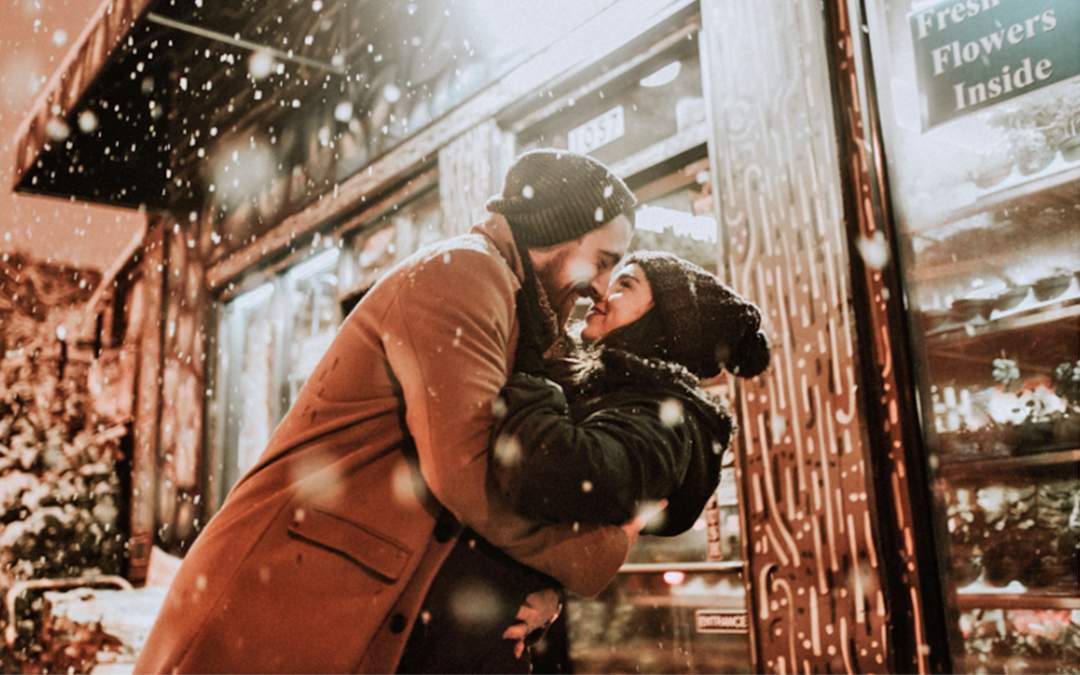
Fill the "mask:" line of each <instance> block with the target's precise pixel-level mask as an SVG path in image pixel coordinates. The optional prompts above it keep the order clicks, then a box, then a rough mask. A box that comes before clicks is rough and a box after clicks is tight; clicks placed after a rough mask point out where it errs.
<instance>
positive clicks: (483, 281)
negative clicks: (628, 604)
mask: <svg viewBox="0 0 1080 675" xmlns="http://www.w3.org/2000/svg"><path fill="white" fill-rule="evenodd" d="M396 281H397V283H398V286H399V287H398V288H397V290H396V297H395V298H394V300H393V301H392V302H391V304H390V306H389V307H388V309H387V316H386V317H385V318H384V320H383V326H384V329H385V332H384V334H383V336H382V339H383V345H384V348H385V350H386V354H387V358H388V361H389V365H390V368H391V370H392V371H393V373H394V376H395V378H396V379H397V380H398V382H399V384H400V386H401V390H402V396H403V398H404V400H405V417H406V424H407V425H408V428H409V431H410V432H411V433H412V435H413V438H414V439H415V442H416V448H417V455H418V459H419V466H420V472H421V474H422V475H423V477H424V480H425V482H426V483H427V486H428V488H429V489H430V490H431V492H432V493H433V494H434V496H435V498H436V499H438V500H439V502H440V503H441V504H442V505H443V506H445V507H446V508H447V509H448V510H449V511H450V512H451V513H453V514H454V516H455V517H457V519H458V520H460V521H461V522H462V523H464V524H465V525H468V526H469V527H471V528H473V529H474V530H476V532H477V533H479V534H480V535H481V536H482V537H484V538H485V539H487V540H488V541H489V542H491V543H492V544H494V545H495V546H497V547H499V548H501V549H502V550H504V551H505V552H506V553H507V554H508V555H510V556H511V557H513V558H515V559H516V560H518V561H520V562H522V563H524V564H525V565H528V566H530V567H532V568H534V569H536V570H538V571H540V572H543V573H545V574H548V575H550V576H552V577H554V578H555V579H557V580H558V581H560V582H561V583H562V584H563V585H564V586H566V588H568V589H569V590H571V591H573V592H575V593H579V594H583V595H595V594H596V593H598V592H600V590H602V589H603V588H604V586H606V585H607V583H608V582H609V581H610V580H611V578H612V577H614V575H615V573H616V572H617V571H618V569H619V567H620V566H621V565H622V563H623V561H624V560H625V558H626V554H627V552H628V544H629V542H628V539H627V537H626V534H625V533H624V532H623V531H622V529H621V528H618V527H610V526H609V527H592V528H579V529H577V530H575V528H573V527H571V526H569V525H560V526H543V525H541V524H539V523H538V522H537V521H535V520H531V519H526V518H524V517H522V516H520V515H518V514H517V512H515V511H514V510H513V509H512V508H511V506H510V505H509V504H508V503H507V502H506V500H505V499H503V498H502V497H501V495H500V494H499V492H498V490H497V489H496V488H495V486H494V483H493V482H492V481H491V480H490V479H489V478H490V477H489V476H488V464H489V463H488V452H489V447H490V438H491V432H492V426H493V424H494V414H493V404H494V402H495V398H496V397H497V396H498V393H499V390H500V388H501V387H502V386H503V384H504V383H505V382H506V378H507V375H508V372H509V366H510V363H509V361H510V356H509V355H510V354H512V353H513V352H512V349H513V344H512V340H511V338H512V337H513V338H515V339H516V322H515V318H514V294H515V291H516V285H517V284H516V279H515V278H514V277H513V275H512V274H511V273H510V271H509V270H508V269H507V268H506V265H505V263H504V262H503V261H501V260H498V259H495V258H493V257H492V255H490V254H489V253H487V252H485V251H479V250H453V251H452V252H450V253H446V254H443V255H436V256H434V257H431V258H428V259H425V260H421V261H420V262H418V263H417V264H415V265H414V266H413V267H412V268H411V269H408V270H407V271H405V272H403V273H402V274H401V276H400V278H399V279H397V280H396Z"/></svg>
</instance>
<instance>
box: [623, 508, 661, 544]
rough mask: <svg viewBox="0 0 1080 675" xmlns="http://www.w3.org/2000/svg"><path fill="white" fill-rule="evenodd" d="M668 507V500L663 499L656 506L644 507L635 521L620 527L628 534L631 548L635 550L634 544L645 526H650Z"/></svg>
mask: <svg viewBox="0 0 1080 675" xmlns="http://www.w3.org/2000/svg"><path fill="white" fill-rule="evenodd" d="M667 505H668V500H666V499H661V500H660V501H658V502H656V503H654V504H649V505H646V506H643V507H642V508H641V509H640V510H639V511H638V514H637V515H636V516H634V518H633V519H631V520H628V521H626V522H625V523H623V524H622V525H620V527H622V531H623V532H625V533H626V538H627V539H629V540H630V548H633V546H634V544H636V543H637V540H638V536H639V535H640V534H641V531H642V530H643V529H645V526H646V525H648V524H649V521H650V520H652V519H653V518H655V517H656V516H658V515H660V512H662V511H663V510H664V509H666V508H667Z"/></svg>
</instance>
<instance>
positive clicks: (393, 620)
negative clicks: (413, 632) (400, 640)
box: [390, 612, 408, 633]
mask: <svg viewBox="0 0 1080 675" xmlns="http://www.w3.org/2000/svg"><path fill="white" fill-rule="evenodd" d="M407 623H408V621H406V619H405V615H404V614H401V613H400V612H397V613H395V614H394V615H393V616H391V617H390V632H392V633H400V632H402V631H403V630H405V625H406V624H407Z"/></svg>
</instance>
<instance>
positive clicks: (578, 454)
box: [492, 349, 733, 536]
mask: <svg viewBox="0 0 1080 675" xmlns="http://www.w3.org/2000/svg"><path fill="white" fill-rule="evenodd" d="M568 396H569V400H568ZM502 399H503V401H504V402H505V404H506V414H505V416H504V417H503V418H502V420H501V421H500V423H499V424H498V425H497V427H496V448H495V452H494V453H492V475H493V476H494V477H495V479H496V481H497V483H498V485H499V488H500V489H501V491H502V492H503V493H504V494H505V495H506V496H507V498H508V500H509V501H510V503H511V504H512V505H513V506H514V508H516V509H517V510H518V511H519V512H520V513H527V514H529V515H530V517H533V518H537V519H539V520H543V521H548V522H558V523H566V522H580V523H623V522H626V521H628V520H630V519H631V518H632V517H634V515H635V513H636V511H637V509H638V506H639V505H640V504H641V503H642V502H644V501H649V500H660V499H667V500H668V501H669V504H668V507H667V509H666V511H665V513H664V516H663V517H661V518H658V519H656V520H655V521H653V523H650V527H649V528H647V529H646V530H645V533H646V534H659V535H666V536H670V535H676V534H679V533H681V532H684V531H685V530H687V529H689V528H690V527H691V526H692V525H693V524H694V521H695V520H696V519H697V518H698V516H699V515H700V514H701V512H702V510H703V509H704V508H705V504H706V502H708V500H709V498H710V497H711V496H712V494H713V493H714V492H715V490H716V487H717V484H718V483H719V480H720V464H721V458H722V456H723V452H724V450H725V449H726V448H727V446H728V443H729V442H730V439H731V435H732V431H733V422H732V418H731V415H730V414H729V413H728V412H727V410H726V409H725V408H724V406H723V404H722V403H721V402H720V401H719V400H718V399H716V398H714V397H713V396H710V395H709V394H708V393H706V392H705V391H704V390H703V389H702V388H701V387H700V384H699V381H698V379H697V377H696V376H694V375H693V374H692V373H690V372H689V371H688V370H686V369H685V368H683V367H682V366H679V365H675V364H672V363H669V362H666V361H661V360H659V359H643V358H641V357H638V356H636V355H634V354H631V353H629V352H625V351H621V350H616V349H601V350H598V351H596V352H595V353H593V354H592V356H591V358H589V359H588V360H587V361H586V362H585V367H584V369H583V370H581V371H579V372H578V373H577V374H576V376H575V378H574V380H573V384H572V385H568V387H567V389H566V391H565V392H564V390H563V388H562V387H560V386H559V385H557V384H555V383H554V382H552V381H551V380H548V379H545V378H542V377H537V376H533V375H528V374H525V373H514V374H513V375H512V376H511V378H510V381H509V382H508V383H507V385H506V387H505V388H504V389H503V391H502Z"/></svg>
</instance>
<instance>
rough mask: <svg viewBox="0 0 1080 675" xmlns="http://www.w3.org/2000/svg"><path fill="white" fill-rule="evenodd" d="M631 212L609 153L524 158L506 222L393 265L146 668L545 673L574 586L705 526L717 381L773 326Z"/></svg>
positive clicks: (717, 448) (149, 652) (183, 577)
mask: <svg viewBox="0 0 1080 675" xmlns="http://www.w3.org/2000/svg"><path fill="white" fill-rule="evenodd" d="M634 205H635V199H634V196H633V194H632V193H631V192H630V190H629V189H628V188H627V187H626V185H625V184H624V183H623V182H622V181H621V180H620V179H619V178H618V177H617V176H615V175H613V174H612V173H611V172H610V170H608V169H607V167H605V166H604V165H602V164H601V163H599V162H597V161H596V160H594V159H592V158H590V157H587V156H584V155H579V154H575V153H570V152H566V151H558V150H537V151H533V152H529V153H526V154H524V155H522V156H521V157H519V158H518V160H517V161H516V162H515V163H514V165H513V166H512V167H511V169H510V171H509V172H508V174H507V176H506V180H505V185H504V188H503V191H502V195H501V196H499V197H497V198H494V199H492V200H491V201H490V202H489V203H488V210H489V211H490V212H491V214H492V215H491V218H490V219H489V220H488V221H486V222H485V223H483V224H481V225H478V226H476V227H475V228H473V230H472V231H471V232H470V233H469V234H466V235H462V236H458V237H454V238H451V239H447V240H444V241H442V242H440V243H437V244H435V245H433V246H431V247H428V248H425V249H422V250H421V251H419V252H417V253H416V254H414V255H413V256H411V257H410V258H408V259H407V260H405V261H403V262H402V263H401V264H399V265H398V266H397V267H396V268H394V269H392V270H391V271H390V272H388V273H387V274H386V276H385V277H384V278H383V279H381V280H380V281H379V282H378V283H377V284H376V285H375V286H374V287H373V288H372V289H371V290H370V291H369V292H368V293H367V295H365V297H364V299H363V300H362V301H361V302H360V303H359V304H358V305H357V306H356V308H355V309H354V310H353V312H352V313H351V314H350V315H349V316H348V317H347V318H346V319H345V321H344V323H343V325H342V327H341V329H340V331H339V333H338V335H337V337H336V338H335V340H334V342H333V344H332V345H331V346H330V348H329V350H328V351H327V353H326V355H325V356H324V357H323V359H322V360H321V361H320V363H319V365H318V366H317V367H316V369H315V370H314V372H313V373H312V375H311V376H310V378H309V379H308V381H307V383H306V384H305V385H304V387H303V389H302V390H301V392H300V394H299V396H298V398H297V400H296V402H295V403H294V404H293V406H292V408H291V409H290V410H289V412H288V414H287V415H286V416H285V418H284V419H283V420H282V421H281V423H280V424H279V426H278V427H277V429H276V430H275V431H274V433H273V435H272V437H271V438H270V441H269V444H268V446H267V448H266V450H265V451H264V452H263V454H262V456H261V457H260V459H259V461H258V463H257V464H256V466H255V467H253V468H252V469H251V470H250V471H249V472H248V473H247V474H246V475H245V476H244V477H243V478H242V479H241V480H240V481H239V482H238V483H237V484H236V486H235V487H234V488H233V489H232V491H231V493H230V494H229V497H228V498H227V499H226V501H225V504H224V506H223V507H222V509H221V510H220V511H219V512H218V513H217V514H216V515H215V516H214V518H213V519H212V520H211V521H210V522H209V523H208V525H207V527H206V529H205V530H204V531H203V532H202V533H201V534H200V535H199V538H198V539H197V540H196V542H195V544H194V546H193V547H192V549H191V550H190V552H189V553H188V554H187V557H186V558H185V560H184V562H183V565H182V566H181V568H180V571H179V573H178V574H177V577H176V579H175V580H174V582H173V585H172V587H171V588H170V590H169V593H168V596H167V598H166V601H165V604H164V606H163V608H162V610H161V613H160V614H159V616H158V619H157V621H156V623H155V624H154V628H153V630H152V631H151V634H150V637H149V639H148V641H147V644H146V647H145V648H144V650H143V652H142V654H141V656H140V658H139V661H138V663H137V665H136V671H137V672H346V671H348V672H528V671H529V653H528V646H527V645H528V644H530V643H531V642H532V640H533V639H535V637H536V636H537V635H539V634H541V633H542V631H543V629H544V628H545V627H546V626H547V625H549V624H550V622H551V621H552V620H554V618H555V617H556V616H557V615H558V612H559V611H560V608H561V601H562V597H563V593H564V590H565V591H569V592H572V593H576V594H580V595H595V594H596V593H598V592H599V591H601V590H602V589H603V588H604V586H606V585H607V584H608V582H609V581H611V579H612V578H613V577H614V576H615V573H616V572H617V570H618V569H619V567H620V566H621V565H622V564H623V562H624V560H625V559H626V556H627V553H628V551H629V549H630V547H631V546H632V545H633V544H634V542H635V541H636V539H637V537H638V536H639V534H642V533H644V534H646V535H662V536H663V535H675V534H678V533H680V532H683V531H685V530H687V529H688V528H689V527H690V526H691V525H692V524H693V522H694V521H695V520H696V518H697V517H698V515H699V514H700V513H701V511H702V509H703V508H704V506H705V503H706V501H707V500H708V499H709V497H710V496H711V495H712V493H713V492H714V491H715V489H716V486H717V483H718V480H719V474H720V462H721V454H722V452H723V450H724V449H725V448H726V447H727V445H728V443H729V441H730V438H731V434H732V426H733V423H732V419H731V417H730V415H729V414H728V412H727V411H726V410H725V409H724V407H723V405H722V404H721V403H720V402H718V401H717V400H715V399H714V398H713V397H711V396H710V395H709V394H708V393H706V392H705V391H704V390H703V389H702V388H701V386H700V379H701V378H709V377H712V376H715V375H717V374H718V373H719V372H720V371H721V370H722V369H727V370H728V371H730V372H733V373H735V374H737V375H740V376H744V377H750V376H753V375H756V374H758V373H760V372H761V371H763V370H764V369H765V368H766V366H767V365H768V361H769V345H768V341H767V340H766V338H765V335H764V333H763V331H762V329H761V315H760V312H759V311H758V309H757V307H755V306H754V305H753V304H751V303H749V302H747V301H746V300H744V299H743V298H741V297H740V296H739V295H737V294H736V293H735V292H734V291H732V290H731V289H730V288H728V287H726V286H725V285H724V284H722V283H721V282H720V280H719V279H717V277H716V276H715V275H712V274H710V273H709V272H707V271H705V270H703V269H701V268H700V267H697V266H695V265H693V264H691V263H689V262H687V261H685V260H682V259H680V258H677V257H676V256H673V255H670V254H666V253H657V252H636V253H633V254H631V255H629V256H627V255H626V252H627V250H628V249H629V247H630V243H631V240H632V237H633V228H634ZM580 297H588V298H591V299H592V300H593V301H594V304H593V307H592V309H591V310H590V311H589V313H588V314H587V316H586V318H585V321H584V327H583V328H582V329H581V331H580V338H577V339H572V338H570V337H569V336H568V335H567V334H566V323H567V320H568V318H569V316H570V313H571V310H572V309H573V307H574V305H575V303H576V302H577V300H578V299H579V298H580ZM650 504H655V505H657V506H656V508H658V509H660V510H659V513H658V515H655V517H651V516H652V514H647V513H645V509H644V508H643V507H644V506H645V505H650Z"/></svg>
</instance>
